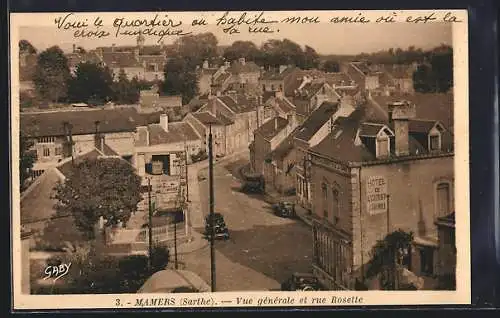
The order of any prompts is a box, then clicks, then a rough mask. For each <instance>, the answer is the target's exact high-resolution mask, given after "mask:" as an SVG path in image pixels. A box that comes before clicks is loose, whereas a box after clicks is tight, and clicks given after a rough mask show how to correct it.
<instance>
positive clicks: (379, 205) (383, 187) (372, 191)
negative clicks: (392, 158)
mask: <svg viewBox="0 0 500 318" xmlns="http://www.w3.org/2000/svg"><path fill="white" fill-rule="evenodd" d="M366 204H367V209H368V214H370V215H375V214H380V213H386V212H387V180H386V179H385V177H381V176H372V177H369V178H368V180H367V181H366Z"/></svg>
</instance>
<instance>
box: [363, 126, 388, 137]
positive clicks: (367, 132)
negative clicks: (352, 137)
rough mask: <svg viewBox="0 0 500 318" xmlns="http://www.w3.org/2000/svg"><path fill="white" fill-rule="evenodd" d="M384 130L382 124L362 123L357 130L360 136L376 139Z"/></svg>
mask: <svg viewBox="0 0 500 318" xmlns="http://www.w3.org/2000/svg"><path fill="white" fill-rule="evenodd" d="M382 128H384V125H383V124H376V123H362V124H361V125H360V129H359V135H360V136H369V137H376V136H377V134H378V132H379V131H380V130H381V129H382Z"/></svg>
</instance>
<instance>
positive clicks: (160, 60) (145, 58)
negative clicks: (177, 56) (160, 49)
mask: <svg viewBox="0 0 500 318" xmlns="http://www.w3.org/2000/svg"><path fill="white" fill-rule="evenodd" d="M137 59H138V60H139V63H142V62H146V63H157V64H160V65H163V64H165V63H166V62H167V59H166V57H165V55H139V56H138V57H137ZM161 71H163V70H162V69H160V72H161Z"/></svg>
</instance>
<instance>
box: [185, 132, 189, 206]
mask: <svg viewBox="0 0 500 318" xmlns="http://www.w3.org/2000/svg"><path fill="white" fill-rule="evenodd" d="M184 156H185V157H184V171H185V178H186V202H189V179H188V151H187V145H186V140H184Z"/></svg>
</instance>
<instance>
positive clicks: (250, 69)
mask: <svg viewBox="0 0 500 318" xmlns="http://www.w3.org/2000/svg"><path fill="white" fill-rule="evenodd" d="M227 71H228V72H230V73H231V74H234V75H238V74H241V73H260V67H259V66H258V65H257V64H255V62H252V61H245V62H244V63H241V62H240V61H239V60H236V61H233V62H232V63H231V66H230V67H229V69H228V70H227Z"/></svg>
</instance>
